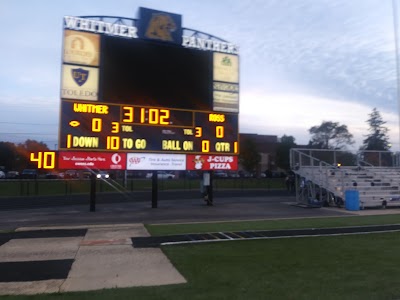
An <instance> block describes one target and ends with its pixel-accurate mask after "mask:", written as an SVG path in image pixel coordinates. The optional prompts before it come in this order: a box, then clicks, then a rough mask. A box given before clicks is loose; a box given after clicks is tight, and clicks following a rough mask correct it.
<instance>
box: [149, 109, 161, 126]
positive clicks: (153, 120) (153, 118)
mask: <svg viewBox="0 0 400 300" xmlns="http://www.w3.org/2000/svg"><path fill="white" fill-rule="evenodd" d="M158 116H159V111H158V109H156V108H150V109H149V124H158V123H159V119H158Z"/></svg>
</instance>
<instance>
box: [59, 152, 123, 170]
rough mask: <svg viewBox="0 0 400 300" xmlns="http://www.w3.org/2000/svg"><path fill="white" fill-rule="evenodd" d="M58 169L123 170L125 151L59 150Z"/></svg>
mask: <svg viewBox="0 0 400 300" xmlns="http://www.w3.org/2000/svg"><path fill="white" fill-rule="evenodd" d="M58 167H59V168H60V169H104V170H125V167H126V153H108V152H77V151H71V152H67V151H60V152H59V156H58Z"/></svg>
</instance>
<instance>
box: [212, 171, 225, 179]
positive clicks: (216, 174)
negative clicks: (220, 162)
mask: <svg viewBox="0 0 400 300" xmlns="http://www.w3.org/2000/svg"><path fill="white" fill-rule="evenodd" d="M214 177H215V178H228V173H226V172H225V171H215V172H214Z"/></svg>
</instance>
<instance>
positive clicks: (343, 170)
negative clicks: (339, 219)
mask: <svg viewBox="0 0 400 300" xmlns="http://www.w3.org/2000/svg"><path fill="white" fill-rule="evenodd" d="M398 158H399V157H398V154H395V153H392V152H389V151H361V152H358V153H357V154H353V153H350V152H345V151H337V150H320V149H299V148H297V149H291V153H290V161H291V169H292V171H293V172H294V174H295V178H296V202H297V203H298V204H301V205H305V206H322V205H323V206H332V205H335V206H339V207H340V206H343V205H345V201H346V199H345V198H346V197H345V194H346V191H347V190H357V191H358V192H359V200H360V207H361V208H366V207H383V208H386V207H389V206H392V207H393V206H399V207H400V189H399V186H400V167H399V163H398V161H399V159H398Z"/></svg>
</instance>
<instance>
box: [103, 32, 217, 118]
mask: <svg viewBox="0 0 400 300" xmlns="http://www.w3.org/2000/svg"><path fill="white" fill-rule="evenodd" d="M102 38H103V40H102V50H101V51H102V57H103V58H102V62H101V75H100V97H101V101H103V102H108V103H123V104H131V105H146V106H157V107H167V108H182V109H196V110H208V111H210V110H212V89H211V88H212V52H207V51H201V50H195V49H186V48H182V47H177V46H174V45H164V44H161V43H157V42H152V41H144V40H139V39H137V40H130V39H121V38H116V37H110V36H103V37H102Z"/></svg>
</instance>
